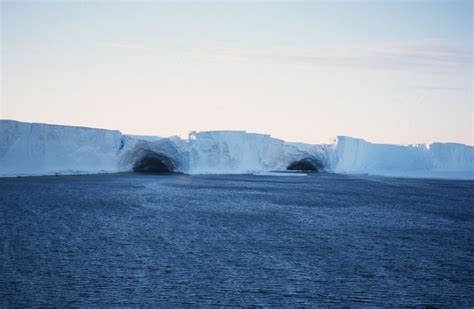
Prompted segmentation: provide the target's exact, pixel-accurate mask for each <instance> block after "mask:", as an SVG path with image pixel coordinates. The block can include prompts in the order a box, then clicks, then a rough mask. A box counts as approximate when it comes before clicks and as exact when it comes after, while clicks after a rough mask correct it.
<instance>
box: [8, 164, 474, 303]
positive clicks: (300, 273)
mask: <svg viewBox="0 0 474 309" xmlns="http://www.w3.org/2000/svg"><path fill="white" fill-rule="evenodd" d="M49 305H51V306H57V307H64V306H84V307H87V306H159V307H190V306H191V307H207V306H218V307H220V306H264V307H267V306H272V307H288V306H293V307H294V306H313V305H321V306H339V305H350V306H390V305H401V306H404V305H415V306H424V305H426V306H429V305H433V306H469V305H470V306H473V305H474V182H472V181H451V180H423V179H418V180H416V179H397V178H383V177H362V176H344V175H331V174H309V175H308V176H306V177H274V176H272V175H238V176H236V175H227V176H226V175H222V176H186V175H152V174H134V173H124V174H110V175H84V176H56V177H55V176H50V177H25V178H3V179H0V307H2V308H3V307H6V308H8V307H24V306H49Z"/></svg>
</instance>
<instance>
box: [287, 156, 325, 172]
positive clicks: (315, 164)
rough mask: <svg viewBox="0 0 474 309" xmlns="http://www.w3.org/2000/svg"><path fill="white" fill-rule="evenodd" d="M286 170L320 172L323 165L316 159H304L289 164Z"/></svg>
mask: <svg viewBox="0 0 474 309" xmlns="http://www.w3.org/2000/svg"><path fill="white" fill-rule="evenodd" d="M286 169H287V170H289V171H308V172H321V171H322V170H323V165H322V164H321V162H319V161H318V160H316V159H310V158H305V159H302V160H299V161H295V162H293V163H291V164H290V165H288V167H287V168H286Z"/></svg>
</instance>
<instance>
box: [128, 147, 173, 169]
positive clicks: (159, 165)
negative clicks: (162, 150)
mask: <svg viewBox="0 0 474 309" xmlns="http://www.w3.org/2000/svg"><path fill="white" fill-rule="evenodd" d="M173 170H174V165H173V164H172V162H171V160H170V159H169V158H168V157H166V156H164V155H161V154H158V153H155V152H152V151H147V152H145V153H144V154H143V155H142V156H141V157H140V159H139V160H137V161H136V162H135V164H134V165H133V171H134V172H147V173H171V172H173Z"/></svg>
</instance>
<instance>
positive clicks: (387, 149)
mask: <svg viewBox="0 0 474 309" xmlns="http://www.w3.org/2000/svg"><path fill="white" fill-rule="evenodd" d="M287 170H289V171H305V172H309V171H315V172H335V173H349V174H372V175H386V176H403V177H441V178H464V179H474V147H472V146H467V145H463V144H454V143H433V144H431V145H429V146H426V145H413V146H400V145H386V144H373V143H369V142H366V141H364V140H362V139H356V138H351V137H343V136H340V137H338V138H337V139H336V141H335V142H334V143H333V144H326V145H310V144H304V143H291V142H285V141H283V140H280V139H276V138H273V137H271V136H270V135H266V134H257V133H247V132H245V131H210V132H194V133H192V134H190V136H189V138H188V139H181V138H179V137H169V138H160V137H154V136H136V135H124V134H122V133H120V132H119V131H112V130H103V129H92V128H83V127H72V126H59V125H48V124H37V123H25V122H18V121H12V120H0V176H3V177H5V176H6V177H8V176H23V175H51V174H77V173H111V172H121V171H138V172H180V173H187V174H246V173H249V174H250V173H253V174H257V175H265V174H266V175H271V173H269V172H278V171H287Z"/></svg>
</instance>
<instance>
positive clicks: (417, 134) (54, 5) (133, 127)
mask: <svg viewBox="0 0 474 309" xmlns="http://www.w3.org/2000/svg"><path fill="white" fill-rule="evenodd" d="M0 8H1V67H0V73H1V89H0V90H1V97H0V99H1V102H0V118H2V119H14V120H20V121H28V122H43V123H54V124H67V125H80V126H88V127H98V128H108V129H118V130H120V131H122V132H123V133H128V134H143V135H159V136H171V135H180V136H186V135H187V133H188V132H189V131H193V130H197V131H205V130H246V131H249V132H258V133H267V134H271V135H272V136H274V137H277V138H281V139H285V140H288V141H301V142H308V143H326V142H330V141H331V140H332V139H333V138H334V137H335V136H338V135H348V136H353V137H360V138H364V139H366V140H368V141H372V142H379V143H395V144H415V143H431V142H433V141H441V142H448V141H449V142H459V143H465V144H471V145H472V144H473V133H474V132H473V120H474V109H473V101H472V99H473V45H472V44H473V23H472V22H473V4H472V2H471V1H457V2H456V1H455V2H453V1H415V0H413V1H408V0H407V1H370V2H369V1H367V2H363V1H332V2H314V1H313V2H309V1H299V2H281V1H280V2H271V1H263V2H254V1H222V2H182V1H180V2H132V1H120V2H118V1H82V2H81V1H77V2H72V1H71V2H61V1H56V2H42V1H35V2H33V1H30V2H27V1H11V2H8V1H2V2H1V4H0Z"/></svg>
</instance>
